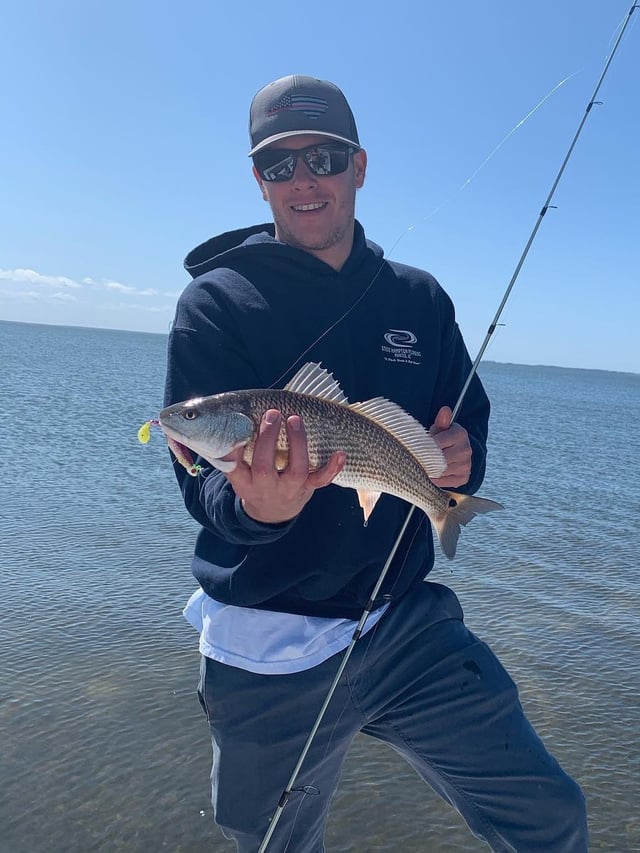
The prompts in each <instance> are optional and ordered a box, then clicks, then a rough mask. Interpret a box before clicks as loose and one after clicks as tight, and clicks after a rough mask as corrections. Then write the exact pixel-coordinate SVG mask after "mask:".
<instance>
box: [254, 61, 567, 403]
mask: <svg viewBox="0 0 640 853" xmlns="http://www.w3.org/2000/svg"><path fill="white" fill-rule="evenodd" d="M577 73H578V72H577V71H574V72H573V73H572V74H569V75H568V77H565V78H564V80H561V81H560V82H559V83H556V85H555V86H554V87H553V88H552V89H551V90H550V91H549V92H547V94H546V95H545V96H544V98H543V99H542V100H541V101H540V102H539V103H537V104H536V105H535V107H534V108H533V109H532V110H529V112H528V113H527V114H526V116H524V118H521V119H520V121H519V122H518V123H517V124H516V125H515V126H514V127H512V128H511V130H510V131H509V132H508V133H507V134H506V136H504V137H503V139H502V140H501V141H500V142H499V143H498V144H497V145H496V146H495V147H494V148H493V149H492V150H491V151H490V152H489V154H488V155H487V156H486V157H485V158H484V160H483V161H482V163H480V165H479V166H478V167H477V169H476V170H475V171H474V172H472V174H471V175H470V176H469V177H468V178H467V179H466V180H465V181H464V182H463V183H462V184H460V186H459V187H458V188H457V189H456V190H454V191H453V192H452V193H451V195H450V196H448V197H447V198H445V199H444V201H442V202H440V204H439V205H437V207H435V208H434V209H433V210H432V211H431V213H429V214H428V215H427V216H425V217H424V218H423V219H421V220H419V222H417V223H416V224H414V225H409V226H408V227H407V228H406V229H405V230H404V231H403V232H402V233H401V234H400V235H399V236H398V237H397V238H396V241H395V243H393V244H392V246H391V249H390V250H389V252H388V253H387V254H386V256H385V257H384V258H383V259H382V260H381V261H380V266H379V267H378V269H377V271H376V273H375V274H374V276H373V277H372V279H371V281H370V282H369V284H368V285H367V287H366V288H365V289H364V290H363V291H362V293H361V294H360V296H359V297H358V298H357V299H356V300H355V302H354V303H353V304H352V305H350V306H349V308H347V310H346V311H345V312H344V313H343V314H341V315H340V317H338V319H337V320H336V321H335V322H334V323H332V324H331V325H330V326H328V327H327V328H326V329H325V330H324V332H322V334H321V335H319V336H318V337H317V338H316V339H315V341H313V342H312V343H311V344H309V346H308V347H307V348H306V349H305V350H304V352H302V353H300V355H299V356H298V357H297V358H296V360H295V361H293V362H292V363H291V364H290V365H289V367H287V369H286V370H284V371H283V372H282V373H281V375H280V376H279V377H278V378H277V379H276V380H275V381H274V382H272V383H271V385H270V386H269V387H270V388H273V387H276V386H278V385H279V384H280V382H282V380H283V379H284V377H285V376H286V375H287V374H288V373H289V371H291V370H293V368H294V367H296V365H298V364H299V363H300V362H301V361H302V359H303V358H304V357H305V355H307V353H308V352H310V350H312V349H313V347H315V346H316V344H318V343H320V341H321V340H322V339H323V338H325V337H326V336H327V335H328V334H329V333H330V332H331V331H333V329H335V328H336V326H338V325H339V324H340V323H342V321H343V320H346V318H347V317H348V316H349V314H351V312H352V311H354V310H355V309H356V308H357V307H358V305H359V304H360V303H361V302H362V300H363V299H364V298H365V296H366V295H367V293H369V291H370V290H371V288H372V287H373V285H374V284H375V282H376V281H377V280H378V277H379V276H380V273H381V272H382V270H383V269H384V267H385V264H386V263H387V261H388V260H389V259H390V258H391V257H392V255H393V253H394V252H395V250H396V249H397V247H398V244H399V243H400V241H401V240H402V239H403V238H404V237H406V236H407V234H409V232H411V231H413V230H414V229H415V228H417V227H418V226H419V225H424V224H425V223H426V222H429V220H431V219H433V217H434V216H435V215H436V214H437V213H439V212H440V211H441V210H442V209H443V208H444V207H446V206H447V205H448V204H450V203H451V201H452V200H453V199H454V198H455V197H456V196H457V195H458V193H459V192H461V191H462V190H463V189H465V187H468V186H469V184H470V183H471V182H472V181H473V179H474V178H475V177H476V175H478V173H479V172H481V171H482V169H484V167H485V166H486V165H487V163H489V161H490V160H492V159H493V157H494V155H495V154H497V153H498V151H499V150H500V149H501V148H502V146H503V145H504V144H505V142H507V140H508V139H509V138H510V137H511V136H513V134H514V133H515V132H516V131H517V130H518V129H519V128H521V127H522V125H523V124H525V122H526V121H528V119H530V118H531V116H532V115H533V114H534V113H536V112H537V111H538V110H539V109H540V107H541V106H542V105H543V104H544V103H545V102H546V101H547V100H548V99H549V98H550V97H551V96H552V95H553V94H554V93H555V92H557V91H558V89H559V88H560V87H561V86H564V84H565V83H566V82H567V81H568V80H571V78H572V77H575V75H576V74H577Z"/></svg>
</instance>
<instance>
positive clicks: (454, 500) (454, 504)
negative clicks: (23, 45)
mask: <svg viewBox="0 0 640 853" xmlns="http://www.w3.org/2000/svg"><path fill="white" fill-rule="evenodd" d="M449 506H450V507H451V508H452V509H453V507H454V506H458V501H457V500H456V499H455V498H449Z"/></svg>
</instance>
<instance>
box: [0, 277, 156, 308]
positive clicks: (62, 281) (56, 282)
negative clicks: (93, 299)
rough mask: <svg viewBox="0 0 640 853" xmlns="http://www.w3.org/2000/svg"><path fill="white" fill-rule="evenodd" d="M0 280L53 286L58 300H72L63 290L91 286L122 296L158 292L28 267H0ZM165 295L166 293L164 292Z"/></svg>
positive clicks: (147, 296) (148, 295)
mask: <svg viewBox="0 0 640 853" xmlns="http://www.w3.org/2000/svg"><path fill="white" fill-rule="evenodd" d="M0 280H4V281H10V282H13V283H15V284H21V285H25V284H30V285H36V286H42V287H55V288H57V289H58V290H57V293H56V294H55V298H56V299H57V300H59V301H67V302H68V301H74V300H70V299H69V298H63V294H64V291H68V290H85V292H86V290H87V288H91V289H92V290H94V291H96V290H107V291H111V292H114V293H119V294H121V295H122V296H138V297H144V298H149V297H153V296H159V295H160V293H159V291H158V290H155V289H154V288H152V287H147V288H145V289H144V290H142V289H140V288H138V287H134V286H133V285H131V284H123V283H122V282H120V281H113V280H112V279H108V278H102V279H97V278H93V277H92V276H85V277H84V278H82V279H81V280H80V281H79V282H78V281H74V279H72V278H68V276H65V275H44V274H43V273H39V272H36V270H29V269H15V270H5V269H0ZM60 288H64V290H60ZM4 294H5V295H9V291H4ZM29 295H30V296H32V297H34V298H41V294H38V293H37V292H36V291H31V292H30V294H29ZM165 295H166V294H165Z"/></svg>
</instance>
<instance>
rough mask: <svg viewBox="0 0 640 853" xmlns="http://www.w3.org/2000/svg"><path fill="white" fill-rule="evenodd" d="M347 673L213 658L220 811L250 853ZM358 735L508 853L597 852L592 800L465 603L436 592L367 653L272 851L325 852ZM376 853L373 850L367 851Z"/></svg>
mask: <svg viewBox="0 0 640 853" xmlns="http://www.w3.org/2000/svg"><path fill="white" fill-rule="evenodd" d="M339 662H340V655H335V656H334V657H332V658H330V659H329V660H327V661H325V662H324V663H323V664H320V665H319V666H316V667H314V668H313V669H310V670H306V671H303V672H299V673H294V674H291V675H256V674H254V673H250V672H245V671H244V670H241V669H236V668H235V667H230V666H225V665H224V664H220V663H217V662H215V661H212V660H209V659H207V658H203V660H202V670H201V682H200V686H199V696H200V700H201V703H202V705H203V707H204V709H205V712H206V714H207V718H208V721H209V726H210V729H211V734H212V741H213V753H214V761H213V771H212V776H211V778H212V788H213V806H214V812H215V817H216V821H217V823H218V824H219V825H220V827H221V828H222V830H223V832H224V834H225V835H226V836H227V837H229V838H232V839H233V840H234V841H235V843H236V846H237V850H238V851H239V853H255V851H256V850H257V849H258V847H259V846H260V842H261V841H262V838H263V836H264V834H265V832H266V830H267V826H268V823H269V819H270V818H271V816H272V815H273V812H274V810H275V808H276V806H277V804H278V801H279V799H280V795H281V794H282V791H283V789H284V788H285V786H286V784H287V782H288V779H289V776H290V775H291V771H292V769H293V767H294V765H295V763H296V761H297V759H298V756H299V754H300V751H301V750H302V747H303V745H304V742H305V740H306V738H307V736H308V733H309V730H310V729H311V727H312V725H313V723H314V720H315V718H316V715H317V713H318V711H319V709H320V706H321V704H322V702H323V700H324V697H325V695H326V692H327V689H328V687H329V685H330V683H331V681H332V679H333V677H334V675H335V672H336V670H337V668H338V665H339ZM358 732H363V733H365V734H368V735H371V736H372V737H375V738H378V739H380V740H382V741H385V742H386V743H388V744H389V745H390V746H392V747H393V748H394V749H395V750H397V751H398V752H399V753H400V754H401V755H402V756H403V757H404V758H405V759H406V760H407V761H408V762H409V764H410V765H411V766H412V767H413V768H414V769H415V770H416V771H417V772H418V773H419V774H420V776H422V778H423V779H424V780H425V781H426V782H427V783H428V784H429V785H430V786H431V787H432V788H433V789H434V790H435V791H437V793H438V794H440V796H442V797H443V798H444V799H445V800H447V801H448V802H450V803H451V804H452V805H453V806H454V807H455V808H456V809H457V810H458V812H460V814H461V815H462V816H463V818H464V819H465V821H466V822H467V824H468V826H469V828H470V829H471V831H472V832H473V833H474V834H475V835H476V836H478V837H479V838H482V839H484V840H485V841H486V842H487V843H488V844H489V845H490V847H491V848H492V850H494V851H501V853H507V851H510V853H513V851H516V852H517V853H533V851H540V853H542V851H544V853H585V851H587V848H588V841H587V826H586V814H585V805H584V798H583V796H582V792H581V791H580V789H579V787H578V786H577V785H576V784H575V782H574V781H573V780H572V779H571V778H570V777H569V776H567V775H566V773H564V771H563V770H562V769H561V768H560V766H559V765H558V763H557V762H556V760H555V759H554V758H553V757H552V756H551V755H549V753H548V752H547V751H546V749H545V747H544V745H543V743H542V741H541V740H540V739H539V738H538V736H537V735H536V733H535V732H534V730H533V728H532V727H531V725H530V724H529V722H528V721H527V719H526V717H525V716H524V713H523V711H522V708H521V705H520V702H519V700H518V694H517V689H516V686H515V684H514V683H513V681H512V680H511V678H510V676H509V675H508V673H507V672H506V671H505V670H504V668H503V667H502V665H501V664H500V662H499V661H498V659H497V658H496V657H495V655H494V654H493V652H492V651H491V650H490V649H489V647H488V646H486V645H485V644H484V643H482V642H481V641H480V640H478V639H477V638H476V637H475V636H474V635H473V634H472V633H471V632H470V631H469V630H468V629H467V628H466V626H465V625H464V623H463V621H462V611H461V609H460V605H459V603H458V600H457V598H456V596H455V594H454V593H453V592H452V591H451V590H449V589H448V588H447V587H444V586H441V585H440V584H434V583H424V584H421V585H420V586H419V587H417V589H416V590H415V591H411V592H410V593H409V594H408V595H406V596H405V597H404V598H403V599H402V600H401V601H399V602H397V603H394V604H392V605H391V607H390V609H389V611H388V612H387V613H386V614H385V616H384V617H383V618H382V620H381V621H380V623H379V624H378V625H377V626H376V627H375V628H374V629H372V631H371V632H369V633H368V634H366V635H365V636H364V637H362V638H361V640H359V641H358V643H357V644H356V646H355V649H354V652H353V654H352V656H351V659H350V661H349V664H348V665H347V668H346V670H345V672H344V674H343V677H342V680H341V682H340V684H339V686H338V689H337V691H336V694H335V696H334V697H333V700H332V702H331V704H330V705H329V708H328V710H327V713H326V715H325V718H324V722H323V723H322V726H321V728H320V730H319V732H318V735H317V737H316V739H315V741H314V742H313V745H312V747H311V750H310V752H309V754H308V756H307V758H306V760H305V763H304V764H303V767H302V770H301V773H300V776H299V777H298V780H297V782H296V784H295V790H294V791H293V793H292V795H291V797H290V799H289V802H288V804H287V806H286V808H285V809H284V812H283V814H282V817H281V819H280V822H279V824H278V826H277V829H276V831H275V833H274V835H273V837H272V839H271V842H270V844H269V853H284V851H285V850H286V851H289V853H321V851H322V850H323V833H324V827H325V822H326V817H327V811H328V808H329V803H330V799H331V796H332V794H333V792H334V790H335V788H336V786H337V784H338V778H339V774H340V770H341V767H342V764H343V761H344V758H345V755H346V753H347V750H348V749H349V746H350V744H351V742H352V740H353V738H354V737H355V735H356V734H357V733H358ZM363 844H364V847H365V849H366V839H364V840H363Z"/></svg>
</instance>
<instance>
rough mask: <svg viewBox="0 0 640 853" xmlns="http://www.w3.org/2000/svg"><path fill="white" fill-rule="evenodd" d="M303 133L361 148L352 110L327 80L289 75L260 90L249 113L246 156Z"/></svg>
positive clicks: (336, 88) (339, 92)
mask: <svg viewBox="0 0 640 853" xmlns="http://www.w3.org/2000/svg"><path fill="white" fill-rule="evenodd" d="M305 133H312V134H315V135H316V136H326V137H327V138H328V139H336V140H338V141H339V142H345V143H347V144H348V145H353V147H354V148H360V142H359V140H358V131H357V129H356V122H355V119H354V118H353V113H352V112H351V107H350V106H349V104H348V103H347V99H346V98H345V96H344V95H343V94H342V92H341V91H340V89H338V87H337V86H335V85H334V84H333V83H329V81H328V80H318V79H317V78H316V77H303V76H300V75H298V74H290V75H289V76H288V77H281V78H280V79H279V80H274V82H273V83H268V84H267V85H266V86H264V87H263V88H262V89H260V91H259V92H258V93H257V94H256V96H255V97H254V99H253V101H252V102H251V111H250V113H249V135H250V137H251V151H250V152H249V157H252V156H253V155H254V154H255V153H256V152H258V151H260V150H261V149H262V148H265V147H266V146H267V145H270V144H271V143H272V142H277V141H278V140H279V139H285V138H286V137H287V136H301V135H303V134H305Z"/></svg>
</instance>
